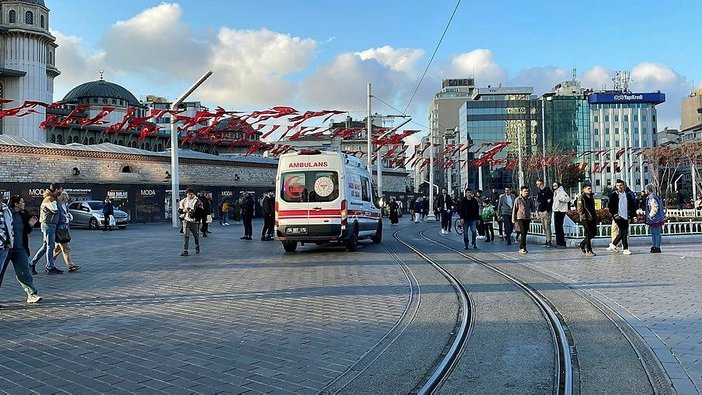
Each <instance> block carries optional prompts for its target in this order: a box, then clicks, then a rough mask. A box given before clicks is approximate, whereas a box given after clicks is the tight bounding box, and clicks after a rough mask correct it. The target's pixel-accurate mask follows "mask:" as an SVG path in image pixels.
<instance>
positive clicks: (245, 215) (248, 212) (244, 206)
mask: <svg viewBox="0 0 702 395" xmlns="http://www.w3.org/2000/svg"><path fill="white" fill-rule="evenodd" d="M240 207H241V220H242V221H244V236H242V237H241V240H252V238H251V235H252V234H253V225H252V223H251V221H253V215H254V200H253V198H252V197H251V194H249V193H248V192H244V196H242V198H241V203H240Z"/></svg>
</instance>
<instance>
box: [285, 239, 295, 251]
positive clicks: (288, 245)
mask: <svg viewBox="0 0 702 395" xmlns="http://www.w3.org/2000/svg"><path fill="white" fill-rule="evenodd" d="M283 249H285V252H295V250H296V249H297V242H296V241H284V242H283Z"/></svg>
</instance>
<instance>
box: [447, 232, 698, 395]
mask: <svg viewBox="0 0 702 395" xmlns="http://www.w3.org/2000/svg"><path fill="white" fill-rule="evenodd" d="M437 232H439V228H438V225H437ZM449 237H450V238H452V239H454V240H462V238H461V236H457V235H451V236H449ZM543 240H544V239H543V236H541V237H539V236H529V237H528V238H527V241H528V242H529V245H528V250H529V254H527V255H522V254H519V253H517V249H518V246H517V245H515V244H512V246H509V248H508V246H507V245H506V244H505V242H504V241H500V240H499V237H498V240H497V242H495V243H485V242H484V241H480V240H479V241H478V247H479V248H480V250H481V251H486V252H493V253H496V254H497V258H498V260H502V261H503V262H513V263H516V262H521V263H524V264H526V265H528V266H529V267H532V268H534V269H536V270H538V271H541V272H543V273H546V274H548V275H550V276H552V277H554V278H555V279H557V280H560V281H562V282H564V283H568V284H571V286H572V287H573V288H576V289H579V290H582V291H585V292H587V293H588V294H590V295H592V296H594V297H595V298H597V299H598V300H600V301H602V302H603V303H605V304H606V305H607V306H608V307H609V308H611V309H613V310H614V311H616V312H617V313H618V314H620V315H621V316H622V317H623V318H624V319H625V320H626V321H627V322H628V323H629V324H630V325H631V326H632V327H633V328H634V329H636V331H637V332H638V333H639V334H640V335H641V336H642V337H643V339H644V340H645V341H646V342H647V343H648V345H649V346H650V347H651V348H652V349H653V351H654V352H655V353H656V356H657V357H658V359H659V360H660V361H661V363H662V365H663V367H664V368H665V370H666V372H667V373H668V375H669V377H670V378H671V380H672V382H673V385H674V386H675V388H676V390H677V391H678V393H679V394H691V393H699V392H700V389H702V292H700V278H702V246H700V243H699V241H700V237H699V236H687V237H685V236H681V237H664V238H663V244H662V245H661V250H662V251H663V253H661V254H650V253H649V249H650V246H651V244H650V236H649V237H637V238H631V239H630V250H631V251H632V253H633V254H632V255H629V256H625V255H622V253H621V248H620V251H619V252H610V251H607V249H606V247H607V245H608V243H609V239H606V240H605V239H596V240H595V243H594V246H595V252H596V253H597V256H595V257H591V258H589V257H585V256H584V255H583V254H582V253H581V252H580V249H579V248H578V247H571V248H568V249H565V250H562V249H555V248H545V247H544V246H542V245H540V243H541V242H543ZM577 241H579V240H577ZM500 258H501V259H500ZM507 264H509V263H507ZM566 319H567V318H566Z"/></svg>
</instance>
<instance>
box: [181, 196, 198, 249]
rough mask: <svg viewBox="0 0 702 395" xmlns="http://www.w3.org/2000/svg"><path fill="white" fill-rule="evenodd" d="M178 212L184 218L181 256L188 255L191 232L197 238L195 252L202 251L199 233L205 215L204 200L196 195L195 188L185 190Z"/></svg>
mask: <svg viewBox="0 0 702 395" xmlns="http://www.w3.org/2000/svg"><path fill="white" fill-rule="evenodd" d="M178 213H179V214H180V217H181V219H182V220H183V228H184V230H183V253H181V254H180V256H188V242H189V241H190V234H191V233H192V234H193V237H194V238H195V253H196V254H199V253H200V234H199V233H198V225H199V224H200V219H201V218H202V216H203V215H204V210H203V208H202V202H201V201H200V199H198V198H197V196H195V190H194V189H193V188H188V189H187V190H186V191H185V197H184V198H183V199H182V200H181V201H180V203H178Z"/></svg>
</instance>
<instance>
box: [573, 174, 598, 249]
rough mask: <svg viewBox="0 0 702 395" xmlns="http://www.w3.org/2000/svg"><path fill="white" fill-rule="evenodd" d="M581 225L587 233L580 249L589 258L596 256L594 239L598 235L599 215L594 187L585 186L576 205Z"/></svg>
mask: <svg viewBox="0 0 702 395" xmlns="http://www.w3.org/2000/svg"><path fill="white" fill-rule="evenodd" d="M576 208H577V210H578V215H579V217H580V224H581V225H582V226H583V230H584V231H585V239H584V240H583V241H581V242H580V249H581V250H582V251H583V253H584V254H585V255H587V256H595V255H596V254H595V253H594V252H593V251H592V239H593V238H594V237H595V233H597V214H596V213H595V199H593V197H592V186H590V185H585V186H583V193H582V194H581V195H580V197H579V198H578V203H577V205H576Z"/></svg>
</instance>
